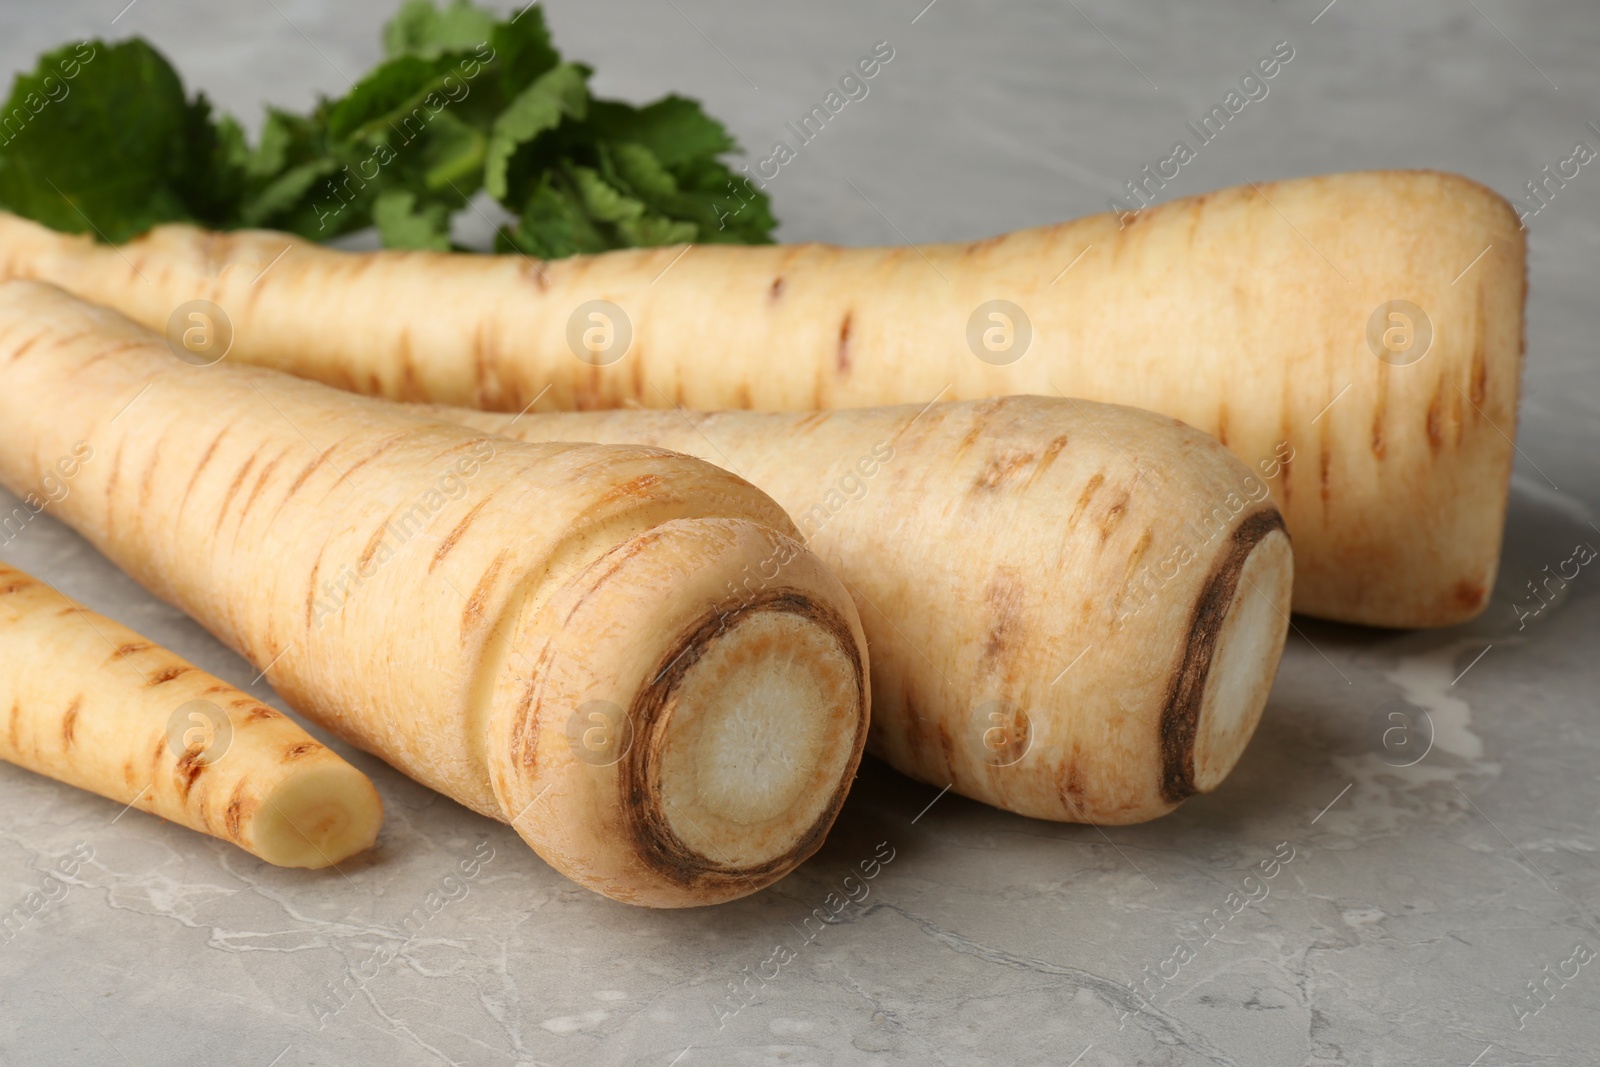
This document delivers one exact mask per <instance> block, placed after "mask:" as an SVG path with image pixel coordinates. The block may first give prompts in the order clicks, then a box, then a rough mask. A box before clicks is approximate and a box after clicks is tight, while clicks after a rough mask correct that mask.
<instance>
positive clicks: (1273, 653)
mask: <svg viewBox="0 0 1600 1067" xmlns="http://www.w3.org/2000/svg"><path fill="white" fill-rule="evenodd" d="M1293 583H1294V553H1293V552H1292V551H1291V549H1290V547H1289V537H1288V534H1287V533H1285V531H1284V527H1283V520H1282V518H1281V517H1280V516H1279V515H1278V513H1277V511H1275V510H1274V511H1267V512H1258V513H1257V514H1256V515H1255V516H1252V517H1251V518H1249V519H1246V520H1245V521H1244V522H1242V523H1241V524H1240V525H1239V527H1238V528H1237V529H1236V530H1235V532H1234V535H1233V543H1232V545H1231V546H1230V550H1229V551H1228V552H1227V553H1225V554H1224V555H1223V556H1222V558H1221V559H1219V560H1218V562H1217V564H1216V566H1215V569H1214V570H1213V571H1212V574H1211V576H1210V579H1209V580H1208V582H1207V584H1206V587H1205V590H1204V592H1203V593H1202V594H1201V597H1200V601H1199V602H1198V603H1197V604H1196V606H1195V615H1194V627H1193V629H1192V630H1191V632H1190V652H1191V658H1194V659H1200V660H1201V661H1202V662H1204V661H1207V660H1208V661H1209V668H1208V669H1206V670H1205V672H1204V681H1203V683H1202V684H1201V685H1200V686H1199V691H1198V694H1197V696H1196V699H1195V700H1194V702H1193V707H1194V708H1195V709H1196V711H1197V716H1196V719H1195V722H1194V727H1193V730H1192V733H1191V734H1190V736H1191V737H1192V739H1193V741H1192V746H1191V747H1190V748H1189V751H1188V752H1186V753H1185V752H1183V751H1182V746H1179V747H1178V748H1177V750H1176V751H1173V750H1172V749H1169V751H1168V757H1169V761H1168V764H1167V768H1166V770H1167V774H1166V785H1167V791H1168V793H1169V796H1171V798H1172V799H1174V800H1180V799H1182V797H1183V796H1185V795H1189V794H1193V793H1208V792H1210V791H1211V790H1213V789H1215V788H1216V787H1217V786H1218V785H1219V784H1221V782H1222V780H1223V779H1224V778H1226V777H1227V776H1228V773H1229V772H1230V771H1232V770H1233V766H1234V764H1235V763H1237V762H1238V761H1239V757H1240V756H1241V755H1242V754H1243V753H1244V750H1245V746H1246V745H1247V744H1248V743H1249V741H1250V736H1251V735H1252V734H1253V733H1255V729H1256V724H1257V722H1259V721H1260V719H1261V712H1262V710H1263V709H1264V708H1265V707H1266V703H1267V695H1268V693H1269V692H1270V691H1271V689H1272V679H1273V676H1274V674H1275V673H1276V671H1275V667H1276V665H1277V662H1278V659H1279V657H1280V656H1281V655H1282V654H1283V643H1284V639H1285V637H1286V636H1287V633H1288V619H1289V610H1290V601H1291V600H1292V597H1293ZM1207 645H1209V646H1210V648H1209V652H1207V649H1206V647H1205V646H1207ZM1185 732H1187V731H1185Z"/></svg>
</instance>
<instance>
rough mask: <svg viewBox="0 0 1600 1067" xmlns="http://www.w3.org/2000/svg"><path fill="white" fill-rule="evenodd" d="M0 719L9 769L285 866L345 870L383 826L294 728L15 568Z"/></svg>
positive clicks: (2, 659)
mask: <svg viewBox="0 0 1600 1067" xmlns="http://www.w3.org/2000/svg"><path fill="white" fill-rule="evenodd" d="M0 715H3V716H4V721H3V723H0V759H4V760H5V761H6V762H8V763H14V764H16V765H17V766H19V767H26V768H27V769H28V770H30V771H34V772H37V773H39V774H42V775H45V776H47V777H49V778H54V779H55V780H56V781H59V782H66V783H67V784H68V785H73V786H77V787H78V788H79V789H87V790H89V791H90V792H92V793H99V794H100V795H101V796H103V797H109V798H110V799H112V800H114V801H116V802H117V803H119V804H127V805H130V806H132V807H135V808H138V809H139V810H140V811H148V812H150V813H151V814H152V815H159V816H160V817H161V818H163V819H167V820H169V821H171V822H175V823H178V824H179V825H180V826H187V827H188V828H189V829H191V830H197V831H199V832H200V833H202V834H208V835H210V836H211V837H216V838H220V839H222V840H223V841H228V842H231V843H232V844H235V845H238V846H239V847H240V848H242V849H244V850H245V851H246V852H249V853H252V854H254V855H256V856H259V857H261V858H262V859H264V860H266V861H267V862H268V863H274V864H277V865H278V866H280V867H329V866H332V865H333V864H336V863H338V862H340V861H341V860H344V859H347V858H348V857H350V856H352V855H354V854H355V853H357V852H360V851H362V850H363V849H366V848H370V847H371V846H372V843H373V842H374V841H376V840H377V837H378V827H379V824H381V823H382V822H383V803H382V801H380V800H379V799H378V791H377V790H376V789H374V788H373V787H372V782H371V781H370V780H369V779H368V778H367V776H366V775H364V774H362V773H361V772H360V771H358V770H356V769H355V768H354V767H352V766H350V764H348V763H346V762H345V761H344V760H342V759H340V758H339V756H338V755H336V754H335V753H333V752H332V751H330V750H329V749H328V748H326V747H325V746H323V745H320V744H318V743H317V742H316V741H315V740H313V739H312V737H311V735H310V734H307V733H306V732H305V731H304V730H302V729H301V728H300V727H299V726H298V725H296V724H295V722H294V721H293V720H292V719H290V718H288V717H287V716H285V715H282V714H280V713H279V712H277V711H274V710H273V709H272V708H269V707H267V706H266V705H265V704H262V703H261V702H260V701H258V700H255V699H254V698H252V697H251V696H250V695H249V694H248V693H243V692H241V691H239V690H238V689H235V688H234V687H233V686H231V685H229V684H228V683H226V682H224V681H221V680H220V679H218V678H215V677H213V676H212V675H209V674H207V673H205V672H204V671H202V670H200V669H199V668H198V667H195V666H194V665H192V664H190V663H187V662H185V661H184V660H183V659H181V658H180V657H178V656H177V655H175V654H173V653H172V652H169V651H167V650H166V649H164V648H161V647H159V646H158V645H155V644H153V643H151V642H150V641H147V640H145V639H144V638H143V637H140V636H139V635H138V634H136V633H134V632H133V631H132V630H130V629H128V628H127V627H125V626H122V625H120V624H119V623H117V622H114V621H113V620H111V619H108V618H106V617H105V616H104V615H100V614H97V613H95V612H92V611H89V610H88V609H87V608H85V607H83V606H82V605H81V604H78V603H76V602H75V601H72V600H70V599H68V598H67V597H65V596H63V595H62V594H61V593H59V592H57V591H56V590H55V589H53V588H52V587H51V586H49V585H47V584H45V583H44V582H41V581H39V580H37V579H35V578H31V577H29V576H28V575H26V574H24V573H22V572H21V571H19V570H17V569H16V568H15V567H10V566H7V565H5V564H3V563H0Z"/></svg>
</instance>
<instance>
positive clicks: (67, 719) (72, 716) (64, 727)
mask: <svg viewBox="0 0 1600 1067" xmlns="http://www.w3.org/2000/svg"><path fill="white" fill-rule="evenodd" d="M82 709H83V697H81V696H79V697H73V698H72V703H71V704H68V705H67V710H66V713H65V714H64V715H62V716H61V747H62V748H63V749H68V748H71V747H72V733H73V731H74V730H75V729H77V726H78V712H79V711H81V710H82Z"/></svg>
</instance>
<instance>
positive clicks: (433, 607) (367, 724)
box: [0, 281, 868, 907]
mask: <svg viewBox="0 0 1600 1067" xmlns="http://www.w3.org/2000/svg"><path fill="white" fill-rule="evenodd" d="M0 428H3V432H0V483H3V484H4V485H6V486H7V487H8V488H10V489H11V490H13V491H15V492H19V493H20V492H30V491H32V490H33V489H34V488H35V487H36V486H37V485H38V484H39V482H40V479H41V478H43V477H44V475H45V472H47V471H49V470H51V469H53V468H52V464H53V463H54V462H55V460H56V457H58V456H62V455H67V454H71V453H72V450H73V448H74V445H75V444H76V443H80V442H87V443H88V444H89V445H90V446H91V447H92V449H93V453H94V459H93V460H92V461H91V462H88V463H85V464H83V466H82V469H81V470H80V471H79V472H78V473H77V476H76V477H75V478H74V479H73V481H72V483H71V490H70V492H69V493H67V494H66V495H65V496H64V497H61V498H60V499H59V500H58V501H57V502H56V503H54V504H52V505H50V513H51V514H52V515H54V516H55V517H56V518H58V519H61V520H63V521H65V522H67V523H68V524H70V525H71V526H73V527H74V528H76V529H77V530H78V531H79V532H80V533H82V534H83V535H84V536H85V537H87V538H88V539H89V540H90V541H91V542H92V543H93V544H94V545H95V546H96V547H97V548H99V549H100V550H101V551H102V552H104V553H105V554H106V555H108V556H109V557H111V558H112V559H113V560H114V561H115V562H116V563H118V564H119V565H120V566H122V567H123V568H124V569H125V570H127V571H128V572H129V573H130V574H131V575H133V576H134V577H135V578H136V579H138V580H139V581H140V582H141V583H143V584H144V585H145V586H146V587H147V588H149V589H150V590H152V591H153V592H154V593H156V594H157V595H159V596H161V597H163V598H164V599H166V600H169V601H171V602H172V603H175V604H177V605H179V606H180V607H182V608H183V609H184V610H185V611H187V612H188V613H189V614H191V615H193V616H194V617H195V618H196V619H198V620H199V621H200V622H202V623H203V624H204V625H205V626H206V627H207V628H208V629H210V630H211V631H212V632H213V633H214V634H216V635H217V636H218V637H219V638H220V639H222V640H223V641H224V642H225V643H227V644H228V645H229V646H231V647H232V648H234V649H236V650H237V651H239V652H240V653H241V654H242V655H244V656H245V657H246V658H247V659H248V660H250V662H252V663H254V664H256V665H257V666H259V667H261V668H262V669H263V670H266V671H267V672H268V678H269V679H270V680H271V681H272V683H273V685H274V686H275V687H276V688H277V689H278V691H279V692H280V693H282V694H283V696H284V698H285V699H286V700H288V701H289V703H290V704H291V705H292V706H293V707H295V708H296V709H297V710H299V711H300V712H302V713H304V714H305V715H307V716H308V717H310V718H312V719H314V720H315V721H317V722H319V723H321V724H323V725H324V726H326V727H327V728H329V729H330V730H333V731H334V732H336V733H338V734H340V735H341V736H343V737H345V738H347V739H348V740H350V741H351V742H353V743H355V744H357V745H359V746H361V747H362V748H364V749H366V750H367V751H369V752H373V753H375V754H377V755H379V756H381V757H382V758H383V759H385V760H387V761H389V762H390V763H392V764H393V765H395V766H396V767H398V768H399V769H401V770H402V771H404V772H406V773H407V774H409V775H411V776H412V777H414V778H416V779H417V780H419V781H421V782H423V783H424V784H426V785H428V786H431V787H432V788H434V789H437V790H439V791H440V792H443V793H445V794H447V795H449V796H451V797H454V798H455V799H456V800H458V801H460V802H461V803H462V804H465V805H466V806H468V807H470V808H472V809H474V810H476V811H479V812H482V813H483V814H485V815H489V816H491V817H494V818H498V819H502V820H505V821H507V822H510V823H511V824H512V825H513V826H514V827H515V828H516V830H517V831H518V832H519V833H520V834H521V835H522V836H523V837H524V839H526V840H527V841H528V843H529V844H531V845H532V846H533V847H534V848H535V849H536V850H538V852H539V853H540V854H541V855H543V856H544V857H545V858H546V859H547V860H549V861H550V862H551V863H552V864H553V865H554V866H556V867H557V868H558V869H560V870H561V871H562V872H564V873H565V874H567V875H569V876H570V877H572V878H573V879H575V880H577V881H578V882H580V883H582V884H584V885H586V886H588V887H590V888H592V889H595V890H597V891H599V892H602V893H605V894H607V895H609V896H611V897H614V898H616V899H618V900H623V901H628V902H631V903H636V904H644V905H651V906H657V907H681V906H689V905H695V904H709V903H714V902H716V901H720V900H727V899H730V898H733V897H738V896H743V895H745V894H748V893H751V892H754V891H755V890H757V889H759V888H761V887H762V886H765V885H768V884H770V883H771V882H773V881H774V880H776V879H778V878H780V877H782V876H783V875H784V874H785V873H787V872H788V871H789V870H791V869H792V868H793V867H794V866H795V865H796V864H798V863H799V862H800V861H801V860H803V859H804V858H805V857H806V856H808V855H810V854H811V853H812V852H813V851H815V849H816V848H817V847H818V846H819V845H820V843H821V841H822V838H823V835H824V834H825V833H826V832H827V829H828V827H829V825H830V824H831V823H832V821H833V818H834V816H835V814H836V813H837V811H838V809H839V806H840V805H841V804H842V802H843V798H844V795H845V791H846V789H847V786H848V783H849V781H850V780H851V778H852V776H853V775H854V773H855V768H856V764H857V761H858V759H859V757H860V753H861V750H862V746H863V745H864V744H865V739H866V732H867V709H868V694H867V689H866V668H867V662H866V653H865V641H864V638H863V637H862V634H861V629H860V622H859V619H858V618H857V615H856V611H855V607H854V605H853V604H852V603H851V601H850V597H849V594H848V593H847V592H846V591H845V590H844V588H843V587H842V586H841V585H840V584H839V582H838V580H837V579H835V578H834V577H833V576H832V575H831V574H829V573H828V572H827V571H826V570H825V569H824V568H823V566H822V564H821V563H820V562H819V561H818V560H817V559H816V558H815V557H814V556H813V555H811V554H810V553H809V552H806V551H805V550H804V549H802V548H801V547H800V546H799V545H798V544H797V543H796V542H795V541H794V540H793V535H794V534H795V530H794V527H793V525H792V524H791V523H790V522H789V520H788V518H787V517H786V516H785V515H784V514H783V512H782V511H781V510H780V509H779V508H778V506H777V505H776V504H774V503H773V502H772V501H771V500H770V499H769V498H768V497H766V496H765V495H764V494H762V493H761V492H759V491H758V490H756V489H755V488H754V487H752V486H750V485H749V484H748V483H746V482H744V481H742V480H741V479H739V478H737V477H735V476H734V475H732V474H729V473H727V472H725V471H722V470H720V469H718V468H716V467H714V466H712V465H710V464H707V463H703V462H701V461H699V460H696V459H692V458H689V457H686V456H679V455H675V454H673V453H668V452H663V451H661V450H659V449H650V448H642V447H605V446H599V445H565V444H546V445H530V444H523V443H519V442H514V441H508V440H504V439H496V438H491V437H488V436H487V435H484V434H481V433H476V432H473V431H469V430H467V429H465V428H463V427H460V426H455V425H450V424H446V423H442V422H438V421H435V420H432V419H428V418H425V417H422V416H419V415H417V414H414V413H410V412H406V411H404V410H402V409H400V408H397V407H395V406H393V405H388V404H383V403H380V402H377V401H372V400H366V399H363V398H360V397H352V396H350V395H348V394H345V393H340V392H337V391H335V390H331V389H328V388H326V387H324V386H320V385H317V384H315V383H312V382H306V381H301V380H298V379H295V378H290V377H288V376H285V375H281V374H278V373H276V372H273V371H267V370H261V369H258V368H250V367H243V368H240V367H232V366H227V365H218V366H210V367H197V366H192V365H189V364H187V363H185V362H182V361H180V360H178V359H176V358H174V356H173V355H172V354H171V352H169V351H168V347H167V343H166V341H165V340H164V339H162V338H159V337H157V336H155V335H153V334H151V333H150V332H149V331H147V330H145V329H144V328H143V327H140V326H137V325H135V324H134V323H132V322H130V321H129V320H127V319H125V318H123V317H122V316H121V315H119V314H117V313H116V312H114V311H110V310H107V309H104V308H99V307H94V306H92V305H89V304H85V303H83V302H82V301H80V300H77V299H76V298H74V297H71V296H68V295H67V294H65V293H63V292H61V291H60V290H58V289H55V288H54V287H52V286H48V285H44V284H40V283H36V282H29V281H12V282H7V283H3V284H0ZM775 556H777V557H781V558H783V559H785V560H786V566H785V568H784V573H783V579H782V581H781V582H778V583H775V584H774V585H773V586H772V587H771V588H769V589H767V590H764V591H763V595H762V596H759V597H753V598H741V599H735V598H731V597H729V596H728V594H727V592H726V589H727V586H728V585H729V583H730V582H732V581H733V580H735V579H736V578H737V577H738V576H739V575H741V574H742V573H743V572H744V569H745V568H746V567H751V566H755V565H757V564H759V563H760V562H761V561H763V560H767V559H770V558H773V557H775ZM608 716H610V717H609V718H608Z"/></svg>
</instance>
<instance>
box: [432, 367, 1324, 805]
mask: <svg viewBox="0 0 1600 1067" xmlns="http://www.w3.org/2000/svg"><path fill="white" fill-rule="evenodd" d="M425 410H427V411H428V412H429V413H430V414H433V415H436V416H438V417H441V418H448V419H451V420H455V421H459V422H461V423H463V424H465V425H469V426H473V427H476V428H478V429H482V430H487V431H492V432H495V433H500V434H507V435H511V436H514V437H516V438H518V439H520V440H524V441H558V440H570V441H599V442H608V443H614V442H630V443H636V444H650V445H657V446H660V447H663V448H671V449H674V450H678V451H683V452H688V453H690V454H693V455H698V456H700V457H702V458H704V459H707V460H710V461H713V462H716V463H718V464H721V465H723V466H725V467H727V468H728V469H730V470H734V471H737V472H738V473H740V474H741V475H743V476H744V477H746V478H748V479H750V481H752V482H753V483H754V484H756V485H758V486H760V487H761V488H762V489H764V490H765V491H766V492H768V493H770V494H771V495H772V497H773V499H775V500H776V501H777V502H778V503H780V504H782V505H783V507H784V508H785V509H786V510H787V511H788V512H789V514H790V515H791V516H792V517H793V518H794V520H795V523H796V524H797V525H798V526H799V528H800V531H801V533H802V534H803V535H804V536H805V537H806V539H807V545H808V547H810V548H811V549H812V550H813V551H814V552H816V553H817V554H818V555H819V556H821V557H822V559H823V561H824V562H825V563H827V565H828V567H829V568H830V569H831V570H833V572H834V573H836V574H837V575H839V576H840V578H842V579H843V580H844V583H845V585H846V586H847V587H848V588H849V589H850V591H851V593H852V594H853V595H854V597H855V600H856V605H857V607H858V608H859V609H860V613H861V620H862V624H863V626H864V627H865V629H866V634H867V640H868V643H869V645H870V647H871V648H872V708H873V713H872V721H873V727H872V733H871V739H870V741H869V750H870V751H872V752H873V753H875V754H876V755H878V756H881V757H882V758H883V759H885V760H887V761H888V762H889V763H890V764H892V765H893V766H895V767H896V768H898V769H900V770H901V771H904V772H905V773H907V774H910V775H912V776H913V777H916V778H920V779H921V780H923V781H925V782H928V783H929V784H931V785H934V786H938V787H943V786H945V785H950V786H951V787H952V788H953V789H954V790H955V791H956V792H959V793H962V794H964V795H966V796H969V797H972V798H974V799H977V800H982V801H985V802H987V803H990V804H995V805H998V806H1000V807H1002V808H1006V809H1008V810H1011V811H1016V812H1021V813H1022V814H1025V815H1032V816H1036V817H1039V818H1046V819H1057V820H1064V821H1075V822H1082V821H1090V822H1095V823H1130V822H1139V821H1142V820H1145V819H1151V818H1154V817H1156V816H1158V815H1161V814H1163V813H1165V812H1168V811H1170V810H1172V808H1173V807H1175V806H1176V805H1177V804H1178V803H1179V802H1181V801H1182V800H1183V799H1184V798H1185V797H1188V796H1190V795H1192V794H1194V793H1197V792H1207V791H1209V790H1211V789H1213V788H1215V787H1216V785H1218V784H1219V783H1220V782H1221V781H1222V779H1223V777H1224V776H1225V775H1227V773H1228V772H1229V771H1230V770H1231V769H1232V768H1233V766H1234V764H1235V762H1236V761H1237V760H1238V758H1239V756H1240V754H1241V753H1242V752H1243V751H1244V748H1245V745H1246V744H1247V743H1248V741H1249V740H1250V736H1251V734H1252V733H1253V731H1254V730H1255V726H1256V723H1257V722H1258V720H1259V719H1260V716H1261V712H1262V708H1263V706H1264V705H1265V703H1266V699H1267V692H1268V690H1269V689H1270V688H1271V685H1272V679H1273V675H1274V673H1275V671H1276V670H1277V666H1278V659H1279V656H1280V655H1281V653H1282V651H1283V642H1284V637H1285V635H1286V633H1287V631H1288V613H1289V602H1290V593H1291V584H1292V573H1293V558H1292V553H1291V552H1290V549H1289V541H1288V537H1287V535H1286V534H1285V533H1284V530H1283V523H1282V520H1281V518H1280V517H1279V514H1278V511H1277V508H1276V507H1274V506H1273V504H1272V501H1271V498H1270V497H1269V496H1268V493H1267V488H1266V486H1267V482H1268V480H1267V479H1266V478H1264V477H1262V476H1261V475H1260V472H1258V471H1251V470H1249V469H1247V468H1246V467H1245V466H1244V465H1243V464H1242V463H1240V462H1239V461H1238V460H1237V459H1235V458H1234V457H1233V456H1232V455H1230V454H1229V452H1228V450H1227V449H1225V448H1223V447H1222V446H1221V445H1220V444H1218V443H1217V441H1216V440H1215V439H1213V438H1211V437H1208V436H1206V435H1205V434H1202V433H1200V432H1199V431H1197V430H1194V429H1192V428H1190V427H1188V426H1185V425H1183V424H1182V423H1180V422H1178V421H1177V420H1175V419H1170V418H1167V417H1166V416H1164V415H1157V414H1154V413H1151V412H1146V411H1139V410H1136V409H1133V408H1125V407H1117V406H1114V405H1109V404H1097V403H1094V402H1093V401H1080V400H1065V399H1062V398H1060V397H1054V398H1051V397H1025V396H1018V397H1002V398H998V399H994V400H983V401H966V402H958V403H939V404H932V405H927V404H918V405H905V406H901V407H890V408H862V409H854V410H847V411H833V412H816V413H812V414H806V415H800V414H793V413H761V412H749V411H732V412H722V413H717V414H706V413H691V412H677V411H673V412H666V411H610V412H588V413H570V414H552V415H525V416H521V417H518V416H514V415H507V414H491V413H485V412H479V411H472V410H468V409H464V408H445V407H435V408H428V409H425ZM779 576H781V569H779V568H776V567H768V568H764V569H757V570H754V571H752V572H751V573H749V574H746V575H743V576H741V578H740V586H741V588H742V589H744V590H745V594H744V595H756V594H758V593H760V592H761V590H762V589H763V588H764V587H765V586H766V585H767V584H768V583H769V582H770V581H773V580H776V579H777V578H778V577H779Z"/></svg>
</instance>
